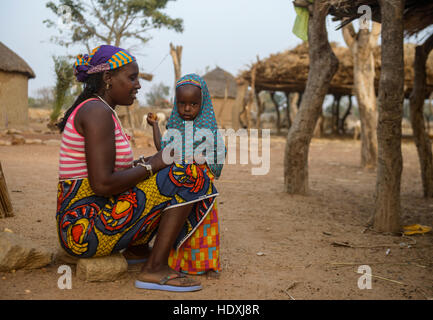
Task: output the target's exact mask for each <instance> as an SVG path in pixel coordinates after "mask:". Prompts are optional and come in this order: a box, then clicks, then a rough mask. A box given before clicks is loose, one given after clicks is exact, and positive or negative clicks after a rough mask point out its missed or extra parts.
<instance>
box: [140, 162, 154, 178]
mask: <svg viewBox="0 0 433 320" xmlns="http://www.w3.org/2000/svg"><path fill="white" fill-rule="evenodd" d="M137 165H138V166H142V167H144V168H146V170H147V171H149V172H150V176H149V177H151V176H153V171H152V165H151V164H149V163H142V162H139V163H137Z"/></svg>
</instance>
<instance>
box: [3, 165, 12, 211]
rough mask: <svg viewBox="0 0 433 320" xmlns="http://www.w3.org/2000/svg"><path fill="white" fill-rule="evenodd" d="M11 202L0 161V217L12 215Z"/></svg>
mask: <svg viewBox="0 0 433 320" xmlns="http://www.w3.org/2000/svg"><path fill="white" fill-rule="evenodd" d="M13 215H14V214H13V210H12V203H11V200H10V198H9V192H8V188H7V185H6V179H5V176H4V174H3V169H2V166H1V163H0V218H4V217H13Z"/></svg>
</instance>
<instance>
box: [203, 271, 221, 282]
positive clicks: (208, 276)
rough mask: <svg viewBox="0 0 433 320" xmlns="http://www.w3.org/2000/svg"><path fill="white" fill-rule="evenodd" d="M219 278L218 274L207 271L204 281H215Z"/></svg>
mask: <svg viewBox="0 0 433 320" xmlns="http://www.w3.org/2000/svg"><path fill="white" fill-rule="evenodd" d="M219 278H220V274H219V273H218V272H216V271H214V270H208V271H207V272H206V279H209V280H216V279H219Z"/></svg>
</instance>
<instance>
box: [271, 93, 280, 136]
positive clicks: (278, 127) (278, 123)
mask: <svg viewBox="0 0 433 320" xmlns="http://www.w3.org/2000/svg"><path fill="white" fill-rule="evenodd" d="M271 98H272V101H273V102H274V105H275V112H276V113H277V123H276V126H277V134H280V132H281V115H280V106H279V105H278V103H277V101H276V100H275V91H273V92H271Z"/></svg>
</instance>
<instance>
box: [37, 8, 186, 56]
mask: <svg viewBox="0 0 433 320" xmlns="http://www.w3.org/2000/svg"><path fill="white" fill-rule="evenodd" d="M169 1H173V0H58V1H49V2H48V3H47V4H46V6H47V7H48V8H49V9H51V10H52V11H53V12H54V14H56V15H57V16H58V17H59V19H60V20H59V21H60V22H61V24H62V26H64V27H62V28H59V23H58V21H52V20H49V19H47V20H45V21H44V23H45V24H46V25H47V26H48V27H53V28H58V29H59V32H60V33H61V36H57V37H54V38H52V41H54V42H55V43H57V44H60V45H63V46H69V45H72V44H77V43H78V44H84V45H85V46H86V47H87V50H88V51H89V52H90V50H91V48H93V47H94V46H95V45H96V44H101V43H103V44H110V45H115V46H120V45H121V44H122V43H124V42H125V41H126V40H131V39H132V40H139V43H140V44H141V45H142V44H144V43H146V42H147V41H149V39H150V37H149V36H148V34H147V33H148V31H150V30H152V29H159V28H162V27H165V28H168V29H172V30H175V31H176V32H182V31H183V20H182V19H179V18H176V19H174V18H171V17H169V16H168V15H167V14H165V13H164V12H162V10H163V9H164V8H165V7H166V6H167V4H168V2H169ZM65 9H67V10H65Z"/></svg>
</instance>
